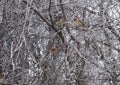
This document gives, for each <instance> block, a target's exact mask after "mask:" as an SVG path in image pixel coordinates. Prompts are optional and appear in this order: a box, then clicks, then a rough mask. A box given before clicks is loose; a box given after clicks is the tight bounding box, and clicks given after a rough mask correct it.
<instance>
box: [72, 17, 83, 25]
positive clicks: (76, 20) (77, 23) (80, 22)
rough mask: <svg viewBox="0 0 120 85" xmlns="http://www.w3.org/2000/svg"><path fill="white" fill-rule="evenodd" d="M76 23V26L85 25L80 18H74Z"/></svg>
mask: <svg viewBox="0 0 120 85" xmlns="http://www.w3.org/2000/svg"><path fill="white" fill-rule="evenodd" d="M74 25H75V26H76V27H84V26H85V24H84V22H83V21H81V20H80V19H79V18H74Z"/></svg>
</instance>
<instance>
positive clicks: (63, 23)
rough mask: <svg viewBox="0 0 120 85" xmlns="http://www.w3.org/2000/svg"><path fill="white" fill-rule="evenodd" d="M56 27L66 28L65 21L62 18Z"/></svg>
mask: <svg viewBox="0 0 120 85" xmlns="http://www.w3.org/2000/svg"><path fill="white" fill-rule="evenodd" d="M56 25H58V26H59V27H64V26H65V20H64V19H63V18H61V19H60V20H58V21H57V22H56Z"/></svg>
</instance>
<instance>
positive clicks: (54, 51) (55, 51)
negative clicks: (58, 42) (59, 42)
mask: <svg viewBox="0 0 120 85" xmlns="http://www.w3.org/2000/svg"><path fill="white" fill-rule="evenodd" d="M50 52H51V54H53V55H56V54H57V53H58V49H57V47H56V46H53V47H51V49H50Z"/></svg>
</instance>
